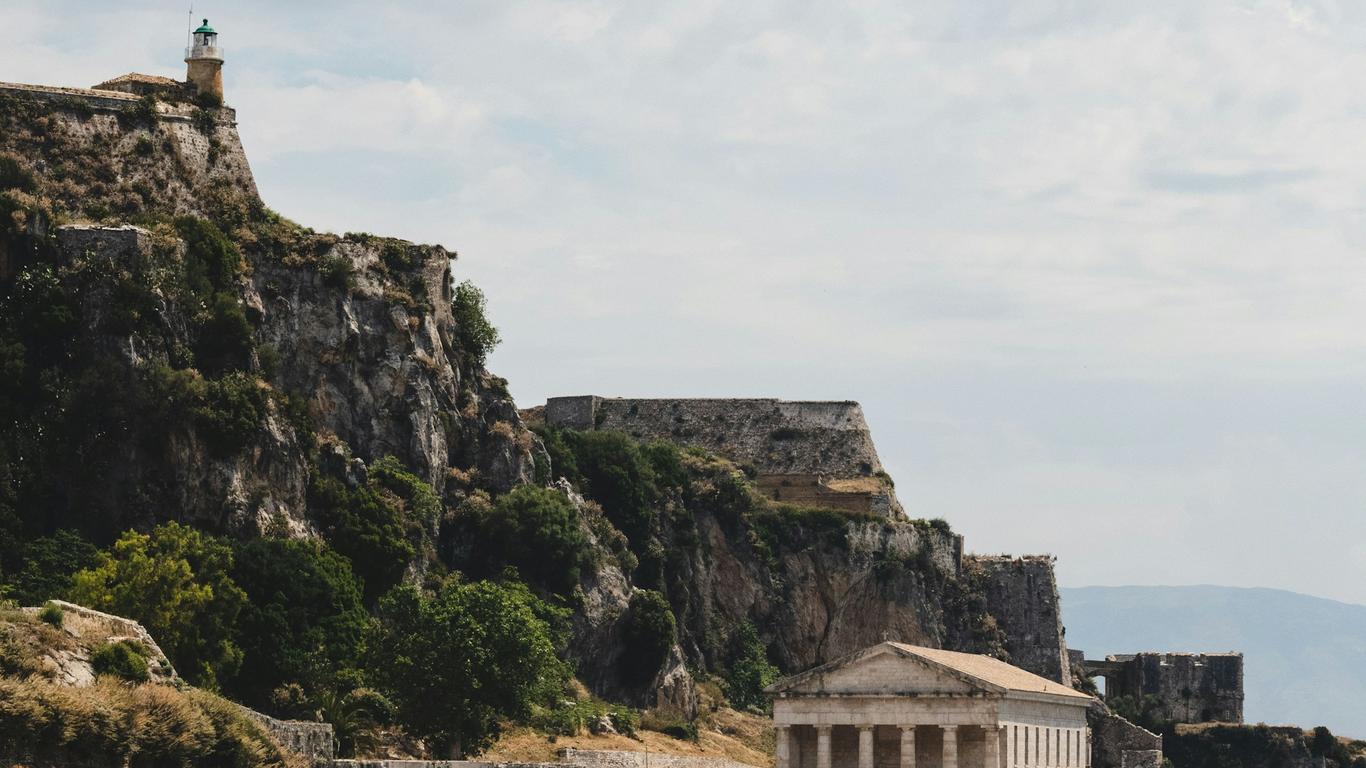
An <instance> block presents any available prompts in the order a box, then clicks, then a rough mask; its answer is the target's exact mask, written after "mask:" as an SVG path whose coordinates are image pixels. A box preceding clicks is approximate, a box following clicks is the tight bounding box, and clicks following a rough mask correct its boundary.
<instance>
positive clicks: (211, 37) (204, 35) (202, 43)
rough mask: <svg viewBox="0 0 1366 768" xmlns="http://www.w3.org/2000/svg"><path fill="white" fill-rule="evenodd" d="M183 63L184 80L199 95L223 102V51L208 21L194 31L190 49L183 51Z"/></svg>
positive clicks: (205, 20) (216, 34)
mask: <svg viewBox="0 0 1366 768" xmlns="http://www.w3.org/2000/svg"><path fill="white" fill-rule="evenodd" d="M185 63H186V64H188V65H189V73H188V74H187V75H186V77H185V79H186V80H189V81H190V84H191V85H193V86H194V87H195V88H198V89H199V92H200V93H211V94H213V95H214V96H216V97H217V98H218V100H219V101H220V102H221V101H222V100H223V49H222V48H220V47H218V33H217V32H215V31H213V27H211V26H209V20H208V19H204V23H203V24H201V25H199V29H196V30H195V31H194V36H193V38H192V39H191V41H190V47H189V48H186V49H185Z"/></svg>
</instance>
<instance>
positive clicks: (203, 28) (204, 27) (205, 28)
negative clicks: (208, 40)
mask: <svg viewBox="0 0 1366 768" xmlns="http://www.w3.org/2000/svg"><path fill="white" fill-rule="evenodd" d="M194 33H195V34H196V35H216V34H218V33H217V32H215V31H213V27H211V26H209V20H208V19H204V23H203V24H201V25H200V26H199V29H196V30H195V31H194Z"/></svg>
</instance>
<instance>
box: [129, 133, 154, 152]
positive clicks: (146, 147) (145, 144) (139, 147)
mask: <svg viewBox="0 0 1366 768" xmlns="http://www.w3.org/2000/svg"><path fill="white" fill-rule="evenodd" d="M156 148H157V145H156V142H154V141H152V139H151V137H150V136H139V137H138V140H137V143H135V144H134V145H133V154H135V155H137V156H139V157H147V156H148V155H151V154H152V153H153V152H155V151H156Z"/></svg>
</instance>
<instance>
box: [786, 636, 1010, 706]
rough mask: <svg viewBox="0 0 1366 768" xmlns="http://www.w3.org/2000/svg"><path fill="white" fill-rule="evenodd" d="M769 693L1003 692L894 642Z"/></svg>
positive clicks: (805, 674) (797, 678) (789, 681)
mask: <svg viewBox="0 0 1366 768" xmlns="http://www.w3.org/2000/svg"><path fill="white" fill-rule="evenodd" d="M768 690H769V692H770V693H773V694H776V695H778V696H784V695H787V696H792V695H797V696H802V695H808V696H936V695H937V696H944V695H959V696H964V695H969V694H973V693H977V694H985V693H1001V692H1003V691H1004V689H1003V688H1001V687H1000V686H996V685H992V684H990V683H987V682H985V681H981V680H975V679H973V678H972V677H970V676H967V675H964V674H962V673H960V672H958V671H956V670H954V669H952V668H949V667H946V666H945V665H943V664H939V663H936V662H934V661H931V660H928V659H925V658H922V657H920V656H918V655H916V654H913V653H909V652H906V651H905V650H903V649H901V648H899V647H897V646H896V645H895V644H893V643H883V644H881V645H876V646H873V647H872V648H868V649H865V650H863V651H860V652H858V653H854V654H850V655H849V656H845V657H844V658H841V659H837V660H836V661H833V662H831V663H829V664H826V665H823V666H820V667H816V668H815V669H812V670H808V671H807V672H803V673H802V674H800V675H796V676H793V677H789V678H787V679H785V680H779V681H778V682H776V683H774V684H773V685H772V686H770V687H769V689H768Z"/></svg>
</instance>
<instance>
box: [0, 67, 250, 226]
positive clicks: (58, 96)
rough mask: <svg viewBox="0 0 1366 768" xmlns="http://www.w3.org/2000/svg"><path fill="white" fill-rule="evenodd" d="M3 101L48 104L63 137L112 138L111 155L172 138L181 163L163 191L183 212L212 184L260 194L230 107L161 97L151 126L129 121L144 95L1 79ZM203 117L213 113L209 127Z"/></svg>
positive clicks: (78, 140) (3, 140) (81, 141)
mask: <svg viewBox="0 0 1366 768" xmlns="http://www.w3.org/2000/svg"><path fill="white" fill-rule="evenodd" d="M4 100H13V101H15V102H29V103H38V104H42V105H44V106H45V108H47V109H48V110H49V115H50V118H51V121H52V123H53V124H54V125H53V126H52V127H54V128H56V130H57V131H58V132H59V134H60V135H61V136H62V137H63V139H64V140H66V141H68V142H71V143H73V144H74V145H77V146H81V145H93V144H94V143H95V139H96V138H97V137H102V139H103V140H106V141H108V142H109V143H107V144H106V145H105V149H104V150H103V151H104V152H108V153H110V154H112V155H117V156H126V155H128V154H130V150H131V149H132V147H133V146H134V145H135V144H136V143H137V141H138V140H139V139H140V138H152V139H154V140H155V141H157V142H158V143H160V142H161V140H162V139H163V138H169V139H170V142H171V147H172V150H173V152H174V153H175V158H176V160H177V167H176V173H175V174H174V177H173V178H172V179H171V182H172V183H171V185H170V187H169V188H167V189H165V190H163V191H162V192H161V194H162V195H164V196H168V197H171V198H172V199H176V200H177V202H178V203H179V205H178V207H179V208H180V209H181V212H185V213H188V212H192V211H195V210H198V209H199V207H200V206H199V203H200V202H201V199H202V198H201V196H204V195H206V194H211V192H210V190H211V189H212V188H214V187H224V188H230V189H234V190H240V191H242V192H246V193H248V194H250V195H251V196H252V197H255V196H256V195H257V189H256V180H255V178H254V177H253V176H252V173H251V166H250V164H249V163H248V162H247V155H246V151H245V150H244V149H243V147H242V139H241V136H239V135H238V132H237V112H236V110H233V109H232V108H230V107H219V108H209V109H202V108H200V107H197V106H195V105H194V104H190V103H177V102H166V101H158V102H156V103H155V111H156V115H155V120H154V122H153V123H152V124H150V125H147V124H141V123H139V121H137V120H132V121H130V120H128V117H129V116H130V115H133V114H136V113H137V111H138V110H139V109H140V107H141V104H140V102H141V97H138V96H134V95H132V94H128V93H122V92H119V91H107V90H95V89H93V88H62V87H57V86H44V85H27V84H23V83H4V82H0V102H2V101H4ZM205 116H212V118H213V125H212V128H211V129H210V130H207V131H206V130H205V128H206V123H205V121H204V119H203V118H204V117H205ZM51 130H52V128H49V131H51ZM12 138H14V137H11V140H12ZM7 144H9V140H7V137H4V136H0V151H4V150H5V149H6V148H7ZM125 170H126V171H128V172H129V173H131V174H133V175H136V174H137V172H138V170H137V169H136V168H134V167H132V166H128V167H127V168H125ZM124 180H125V181H129V182H133V181H138V180H139V179H136V178H128V179H124ZM146 181H149V182H150V181H153V180H152V179H147V180H146Z"/></svg>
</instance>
